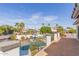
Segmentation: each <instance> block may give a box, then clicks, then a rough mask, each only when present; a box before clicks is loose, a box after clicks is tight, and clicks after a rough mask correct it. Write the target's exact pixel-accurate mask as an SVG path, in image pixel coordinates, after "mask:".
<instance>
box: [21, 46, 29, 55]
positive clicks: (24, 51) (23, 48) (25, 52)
mask: <svg viewBox="0 0 79 59" xmlns="http://www.w3.org/2000/svg"><path fill="white" fill-rule="evenodd" d="M28 49H29V45H24V46H21V47H20V56H24V55H28Z"/></svg>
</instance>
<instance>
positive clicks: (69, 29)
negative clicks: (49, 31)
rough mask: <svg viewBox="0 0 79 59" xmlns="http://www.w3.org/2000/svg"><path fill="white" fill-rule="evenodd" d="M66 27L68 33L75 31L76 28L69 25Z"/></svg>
mask: <svg viewBox="0 0 79 59" xmlns="http://www.w3.org/2000/svg"><path fill="white" fill-rule="evenodd" d="M67 29H68V30H67V32H68V33H76V29H74V28H71V27H69V28H67Z"/></svg>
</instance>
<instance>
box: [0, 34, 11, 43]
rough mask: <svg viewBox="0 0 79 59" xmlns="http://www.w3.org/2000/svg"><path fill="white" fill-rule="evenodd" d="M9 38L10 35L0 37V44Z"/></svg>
mask: <svg viewBox="0 0 79 59" xmlns="http://www.w3.org/2000/svg"><path fill="white" fill-rule="evenodd" d="M9 37H10V35H2V36H0V42H1V41H3V40H7V39H8V38H9Z"/></svg>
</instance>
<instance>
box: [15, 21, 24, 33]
mask: <svg viewBox="0 0 79 59" xmlns="http://www.w3.org/2000/svg"><path fill="white" fill-rule="evenodd" d="M15 26H16V28H17V31H18V32H22V30H23V29H24V27H25V24H24V23H23V22H20V23H16V24H15Z"/></svg>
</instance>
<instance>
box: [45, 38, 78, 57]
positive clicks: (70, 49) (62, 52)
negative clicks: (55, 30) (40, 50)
mask: <svg viewBox="0 0 79 59" xmlns="http://www.w3.org/2000/svg"><path fill="white" fill-rule="evenodd" d="M45 52H46V53H47V54H48V56H79V41H77V40H76V39H70V38H64V39H61V40H60V41H59V42H57V43H53V44H51V45H50V46H49V47H48V48H47V49H45Z"/></svg>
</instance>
